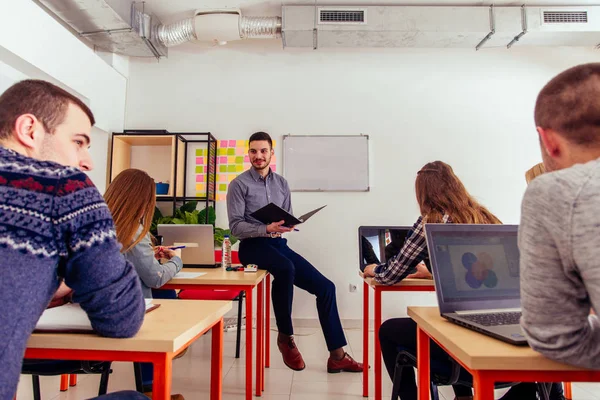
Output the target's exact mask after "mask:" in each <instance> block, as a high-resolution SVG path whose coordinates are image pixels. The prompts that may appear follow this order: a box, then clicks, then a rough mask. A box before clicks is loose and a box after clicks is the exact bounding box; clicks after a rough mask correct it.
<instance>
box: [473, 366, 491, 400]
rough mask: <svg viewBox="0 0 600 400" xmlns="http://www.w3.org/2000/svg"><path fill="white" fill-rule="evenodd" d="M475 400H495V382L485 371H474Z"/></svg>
mask: <svg viewBox="0 0 600 400" xmlns="http://www.w3.org/2000/svg"><path fill="white" fill-rule="evenodd" d="M473 389H474V391H475V393H474V396H473V400H494V380H493V379H492V377H491V376H489V375H488V374H486V373H485V372H483V371H473Z"/></svg>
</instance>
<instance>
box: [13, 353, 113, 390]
mask: <svg viewBox="0 0 600 400" xmlns="http://www.w3.org/2000/svg"><path fill="white" fill-rule="evenodd" d="M110 366H111V362H110V361H79V360H24V361H23V367H22V368H21V373H22V374H24V375H31V380H32V384H33V400H41V399H42V396H41V390H40V376H55V375H63V376H66V375H67V374H100V375H101V377H100V386H99V388H98V396H102V395H103V394H106V392H107V391H108V378H109V376H110V373H111V372H112V370H111V369H110ZM72 382H73V381H72ZM61 390H63V388H62V387H61Z"/></svg>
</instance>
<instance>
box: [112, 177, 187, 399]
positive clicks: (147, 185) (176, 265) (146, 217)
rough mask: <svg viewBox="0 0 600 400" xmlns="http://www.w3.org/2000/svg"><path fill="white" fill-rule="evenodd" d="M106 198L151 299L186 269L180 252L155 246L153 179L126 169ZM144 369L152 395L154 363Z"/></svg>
mask: <svg viewBox="0 0 600 400" xmlns="http://www.w3.org/2000/svg"><path fill="white" fill-rule="evenodd" d="M104 199H105V200H106V204H107V205H108V209H109V210H110V212H111V213H112V216H113V219H114V221H115V227H116V231H117V239H118V240H119V242H121V244H122V245H123V249H122V250H121V251H122V252H123V255H124V256H125V259H126V260H127V261H129V262H130V263H131V264H133V266H134V268H135V271H136V272H137V274H138V276H139V278H140V282H141V284H142V292H143V293H144V297H145V298H152V289H158V288H160V287H161V286H163V285H164V284H165V283H167V282H168V281H170V280H171V279H173V277H174V276H175V275H176V274H177V273H178V272H179V271H181V268H182V267H183V262H182V261H181V250H171V249H169V248H168V247H162V246H157V247H154V246H153V244H152V237H151V235H150V225H151V224H152V216H153V214H154V208H155V207H156V185H155V183H154V179H152V178H151V177H150V176H149V175H148V174H147V173H146V172H144V171H141V170H139V169H133V168H131V169H126V170H124V171H122V172H121V173H120V174H119V175H117V176H116V177H115V179H114V180H113V181H112V182H111V184H110V185H109V186H108V188H107V189H106V193H105V194H104ZM159 260H164V262H162V263H161V262H160V261H159ZM141 368H142V381H143V383H144V392H151V391H152V381H153V368H152V364H150V363H142V364H141ZM148 394H149V393H148ZM171 399H172V400H183V396H181V395H180V394H175V395H172V396H171Z"/></svg>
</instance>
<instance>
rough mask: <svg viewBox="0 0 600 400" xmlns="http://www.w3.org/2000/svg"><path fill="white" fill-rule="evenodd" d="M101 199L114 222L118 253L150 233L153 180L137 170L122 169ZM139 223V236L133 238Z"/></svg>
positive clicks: (154, 194)
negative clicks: (119, 243) (121, 246)
mask: <svg viewBox="0 0 600 400" xmlns="http://www.w3.org/2000/svg"><path fill="white" fill-rule="evenodd" d="M104 200H105V201H106V204H107V205H108V209H109V210H110V212H111V214H112V217H113V220H114V221H115V228H116V230H117V239H118V240H119V242H121V245H123V248H122V249H121V253H125V252H127V251H128V250H130V249H132V248H133V247H134V246H135V245H136V244H138V243H139V242H140V241H141V240H142V239H143V238H144V236H146V235H147V234H148V232H149V231H150V225H151V224H152V216H153V215H154V207H156V185H155V184H154V179H152V178H151V177H150V175H148V174H147V173H145V172H144V171H140V170H139V169H133V168H131V169H126V170H125V171H123V172H121V173H120V174H119V175H117V177H116V178H115V179H114V180H113V181H112V182H111V183H110V185H109V186H108V189H106V193H105V194H104ZM140 214H141V215H140ZM140 224H141V225H142V233H141V234H140V236H139V237H138V238H136V237H135V234H136V232H137V230H138V228H139V226H140Z"/></svg>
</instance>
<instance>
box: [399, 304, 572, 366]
mask: <svg viewBox="0 0 600 400" xmlns="http://www.w3.org/2000/svg"><path fill="white" fill-rule="evenodd" d="M408 315H409V316H410V317H411V318H412V319H413V320H414V321H415V322H416V323H417V324H418V325H419V327H420V328H421V329H423V330H424V331H425V332H427V333H428V334H429V336H431V337H432V338H434V339H435V340H436V341H437V342H438V343H440V344H441V345H442V346H443V347H445V348H446V349H447V350H448V351H449V352H450V353H452V354H453V355H454V356H455V357H456V358H457V359H459V360H460V361H461V362H462V363H463V364H464V365H466V366H467V367H469V368H471V369H473V370H519V371H581V370H582V369H581V368H577V367H572V366H569V365H566V364H561V363H558V362H555V361H552V360H549V359H548V358H546V357H544V356H542V355H541V354H540V353H537V352H535V351H533V350H532V349H531V348H530V347H529V346H515V345H512V344H509V343H505V342H502V341H500V340H498V339H494V338H492V337H489V336H486V335H483V334H481V333H477V332H475V331H472V330H470V329H467V328H463V327H461V326H459V325H456V324H454V323H452V322H450V321H447V320H446V319H444V318H442V317H441V316H440V311H439V309H438V307H408Z"/></svg>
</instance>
